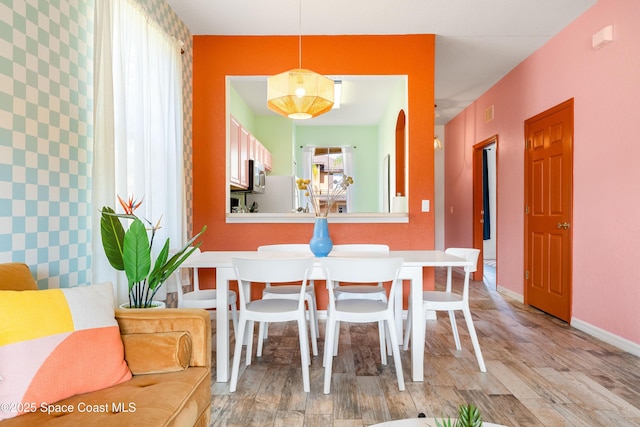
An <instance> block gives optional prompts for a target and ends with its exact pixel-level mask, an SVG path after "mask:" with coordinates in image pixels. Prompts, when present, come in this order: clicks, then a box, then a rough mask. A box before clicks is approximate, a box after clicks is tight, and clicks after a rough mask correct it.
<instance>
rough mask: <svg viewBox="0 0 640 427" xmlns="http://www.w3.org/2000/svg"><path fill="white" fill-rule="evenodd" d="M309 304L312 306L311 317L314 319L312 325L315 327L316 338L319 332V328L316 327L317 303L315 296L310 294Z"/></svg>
mask: <svg viewBox="0 0 640 427" xmlns="http://www.w3.org/2000/svg"><path fill="white" fill-rule="evenodd" d="M311 304H313V317H314V319H315V320H314V323H315V326H316V337H317V336H318V331H319V330H320V327H319V326H318V301H316V294H315V293H313V294H311Z"/></svg>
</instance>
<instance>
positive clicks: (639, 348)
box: [571, 318, 640, 357]
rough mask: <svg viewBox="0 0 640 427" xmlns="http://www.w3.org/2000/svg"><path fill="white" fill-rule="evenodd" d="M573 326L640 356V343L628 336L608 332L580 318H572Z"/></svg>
mask: <svg viewBox="0 0 640 427" xmlns="http://www.w3.org/2000/svg"><path fill="white" fill-rule="evenodd" d="M571 326H572V327H574V328H576V329H578V330H580V331H582V332H585V333H587V334H589V335H591V336H592V337H595V338H598V339H600V340H602V341H604V342H606V343H608V344H611V345H613V346H615V347H618V348H619V349H620V350H624V351H626V352H628V353H631V354H633V355H634V356H638V357H640V344H636V343H634V342H632V341H629V340H628V339H626V338H622V337H619V336H618V335H614V334H612V333H611V332H607V331H605V330H604V329H600V328H598V327H597V326H593V325H591V324H589V323H587V322H584V321H582V320H580V319H576V318H571Z"/></svg>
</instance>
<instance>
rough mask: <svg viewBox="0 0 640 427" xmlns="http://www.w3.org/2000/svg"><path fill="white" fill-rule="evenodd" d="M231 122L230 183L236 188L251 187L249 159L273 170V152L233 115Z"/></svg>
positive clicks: (244, 188)
mask: <svg viewBox="0 0 640 427" xmlns="http://www.w3.org/2000/svg"><path fill="white" fill-rule="evenodd" d="M230 117H231V120H230V124H229V184H230V186H231V187H233V188H234V189H238V190H246V189H247V188H249V160H254V161H256V162H258V163H261V164H263V165H264V167H265V169H266V170H271V153H270V152H269V150H268V149H267V147H265V146H264V145H263V144H262V143H261V142H260V141H259V140H258V138H256V137H255V136H254V135H252V134H251V133H250V132H249V130H248V129H246V128H245V127H244V126H242V124H241V123H240V122H239V121H238V120H237V119H236V118H235V117H233V116H230Z"/></svg>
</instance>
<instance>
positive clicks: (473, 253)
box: [445, 248, 480, 301]
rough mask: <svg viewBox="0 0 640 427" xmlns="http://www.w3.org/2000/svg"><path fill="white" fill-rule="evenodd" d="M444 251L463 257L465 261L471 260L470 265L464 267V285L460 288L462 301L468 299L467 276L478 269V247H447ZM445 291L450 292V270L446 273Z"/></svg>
mask: <svg viewBox="0 0 640 427" xmlns="http://www.w3.org/2000/svg"><path fill="white" fill-rule="evenodd" d="M445 253H448V254H451V255H455V256H457V257H460V258H464V259H466V260H467V261H471V262H473V265H472V266H471V267H465V268H464V286H463V288H462V299H463V300H464V301H468V300H469V277H470V275H471V273H473V272H474V271H476V270H477V269H478V256H479V255H480V249H474V248H448V249H447V250H445ZM447 292H451V270H449V272H448V273H447Z"/></svg>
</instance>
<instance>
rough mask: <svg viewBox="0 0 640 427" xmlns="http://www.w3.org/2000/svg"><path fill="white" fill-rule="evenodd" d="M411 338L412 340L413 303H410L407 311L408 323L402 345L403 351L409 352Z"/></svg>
mask: <svg viewBox="0 0 640 427" xmlns="http://www.w3.org/2000/svg"><path fill="white" fill-rule="evenodd" d="M410 338H411V303H409V310H408V311H407V323H406V325H405V328H404V340H403V343H402V349H403V350H404V351H407V350H409V339H410Z"/></svg>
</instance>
